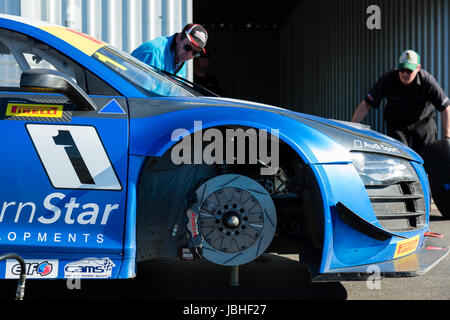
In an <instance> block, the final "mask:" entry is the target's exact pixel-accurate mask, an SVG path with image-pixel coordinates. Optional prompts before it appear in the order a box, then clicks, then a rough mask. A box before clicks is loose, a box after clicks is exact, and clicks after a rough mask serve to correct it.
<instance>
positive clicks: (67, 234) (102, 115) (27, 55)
mask: <svg viewBox="0 0 450 320" xmlns="http://www.w3.org/2000/svg"><path fill="white" fill-rule="evenodd" d="M0 68H1V70H2V72H0V150H1V156H0V168H2V169H1V171H0V183H1V186H0V252H16V253H19V254H22V255H23V256H24V257H33V256H38V257H42V256H46V257H60V258H61V257H66V258H67V257H69V258H72V260H74V259H75V260H76V257H90V256H93V257H96V256H101V257H103V256H108V257H111V259H112V258H114V257H116V258H118V257H120V255H121V254H122V247H123V237H124V221H125V209H126V208H125V199H126V178H127V161H128V156H127V155H128V151H127V150H128V120H127V116H128V110H127V104H126V99H125V98H124V97H122V96H120V95H119V94H118V93H117V92H116V91H115V90H114V89H112V88H111V87H110V86H109V85H107V84H106V83H105V82H104V81H103V80H102V79H100V78H98V77H97V76H95V75H94V74H93V73H91V72H90V71H89V70H86V69H85V68H83V67H82V66H81V65H79V64H77V63H76V61H73V60H71V59H69V58H68V57H66V56H65V55H63V54H62V53H60V52H59V51H57V50H56V49H54V48H51V47H49V46H48V45H46V44H44V43H43V42H40V41H38V40H37V39H33V38H31V37H28V36H26V35H23V34H21V33H18V32H11V31H10V30H3V29H0ZM33 68H40V69H48V70H56V71H58V72H62V73H63V74H65V75H67V76H69V77H70V79H72V80H73V82H74V83H76V85H77V86H78V87H79V88H81V90H83V91H84V92H86V93H87V94H88V95H89V97H90V99H91V100H92V101H93V103H94V105H95V107H96V109H95V110H90V111H85V110H84V109H85V106H81V105H79V104H80V103H78V105H77V103H74V101H71V100H69V99H68V98H67V97H66V96H65V95H62V94H55V93H48V92H35V91H36V90H32V91H29V90H25V89H24V88H21V87H20V78H21V75H22V73H23V72H25V71H27V70H30V69H33Z"/></svg>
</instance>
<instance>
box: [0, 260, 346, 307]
mask: <svg viewBox="0 0 450 320" xmlns="http://www.w3.org/2000/svg"><path fill="white" fill-rule="evenodd" d="M239 276H240V277H239V280H240V281H239V282H240V285H239V286H236V287H232V286H230V285H229V282H230V268H229V267H223V266H217V265H214V264H211V263H209V262H207V261H185V262H183V261H178V260H170V259H158V260H152V261H148V262H145V263H142V264H139V265H138V276H137V277H136V278H135V279H128V280H86V279H83V280H81V281H80V286H81V288H80V289H72V290H69V289H68V288H67V281H66V280H34V279H29V280H27V287H26V294H25V299H26V300H36V299H45V300H47V299H51V300H55V299H60V300H71V299H89V300H104V299H121V300H124V299H125V300H135V299H138V300H153V301H154V300H159V301H163V300H189V301H192V300H311V299H312V300H345V299H346V298H347V292H346V290H345V288H344V287H343V286H342V285H341V284H340V283H339V282H334V283H311V282H310V281H309V275H308V272H307V270H306V269H305V267H304V266H303V265H302V264H300V263H299V262H297V261H294V260H291V259H287V258H284V257H281V256H276V255H271V254H265V255H263V256H262V257H260V258H259V259H257V260H255V261H253V262H251V263H248V264H246V265H243V266H240V267H239ZM0 283H1V284H0V299H2V300H8V299H11V300H12V299H13V298H14V294H15V289H16V284H17V281H16V280H1V282H0Z"/></svg>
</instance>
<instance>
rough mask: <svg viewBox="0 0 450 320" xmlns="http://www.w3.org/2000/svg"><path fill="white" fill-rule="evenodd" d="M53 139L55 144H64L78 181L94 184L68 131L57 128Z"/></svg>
mask: <svg viewBox="0 0 450 320" xmlns="http://www.w3.org/2000/svg"><path fill="white" fill-rule="evenodd" d="M53 141H55V144H56V145H57V146H64V149H65V150H66V153H67V156H68V157H69V160H70V163H71V164H72V166H73V168H74V170H75V172H76V174H77V176H78V179H80V182H81V183H83V184H95V182H94V179H92V176H91V174H90V172H89V170H88V168H87V166H86V163H85V162H84V160H83V157H82V156H81V154H80V151H79V150H78V147H77V145H76V144H75V141H74V140H73V137H72V135H71V134H70V131H68V130H58V135H57V136H54V137H53Z"/></svg>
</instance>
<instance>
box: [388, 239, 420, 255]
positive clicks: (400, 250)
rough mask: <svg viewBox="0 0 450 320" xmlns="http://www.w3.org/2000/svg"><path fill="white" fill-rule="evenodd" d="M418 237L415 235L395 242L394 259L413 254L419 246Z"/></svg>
mask: <svg viewBox="0 0 450 320" xmlns="http://www.w3.org/2000/svg"><path fill="white" fill-rule="evenodd" d="M419 240H420V236H419V235H417V236H415V237H414V238H411V239H406V240H402V241H399V242H397V247H396V248H395V254H394V259H395V258H399V257H403V256H406V255H408V254H410V253H411V252H414V251H415V250H416V249H417V246H418V245H419Z"/></svg>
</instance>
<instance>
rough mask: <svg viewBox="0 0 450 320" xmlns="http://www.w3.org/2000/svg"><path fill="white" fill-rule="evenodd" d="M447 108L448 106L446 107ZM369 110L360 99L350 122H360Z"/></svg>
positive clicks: (365, 103)
mask: <svg viewBox="0 0 450 320" xmlns="http://www.w3.org/2000/svg"><path fill="white" fill-rule="evenodd" d="M447 109H449V108H447ZM369 110H370V106H369V105H368V104H367V102H366V101H364V100H363V101H361V103H360V104H359V106H358V107H357V108H356V110H355V113H354V114H353V117H352V122H358V123H359V122H361V121H363V120H364V118H365V117H366V115H367V113H368V112H369Z"/></svg>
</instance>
